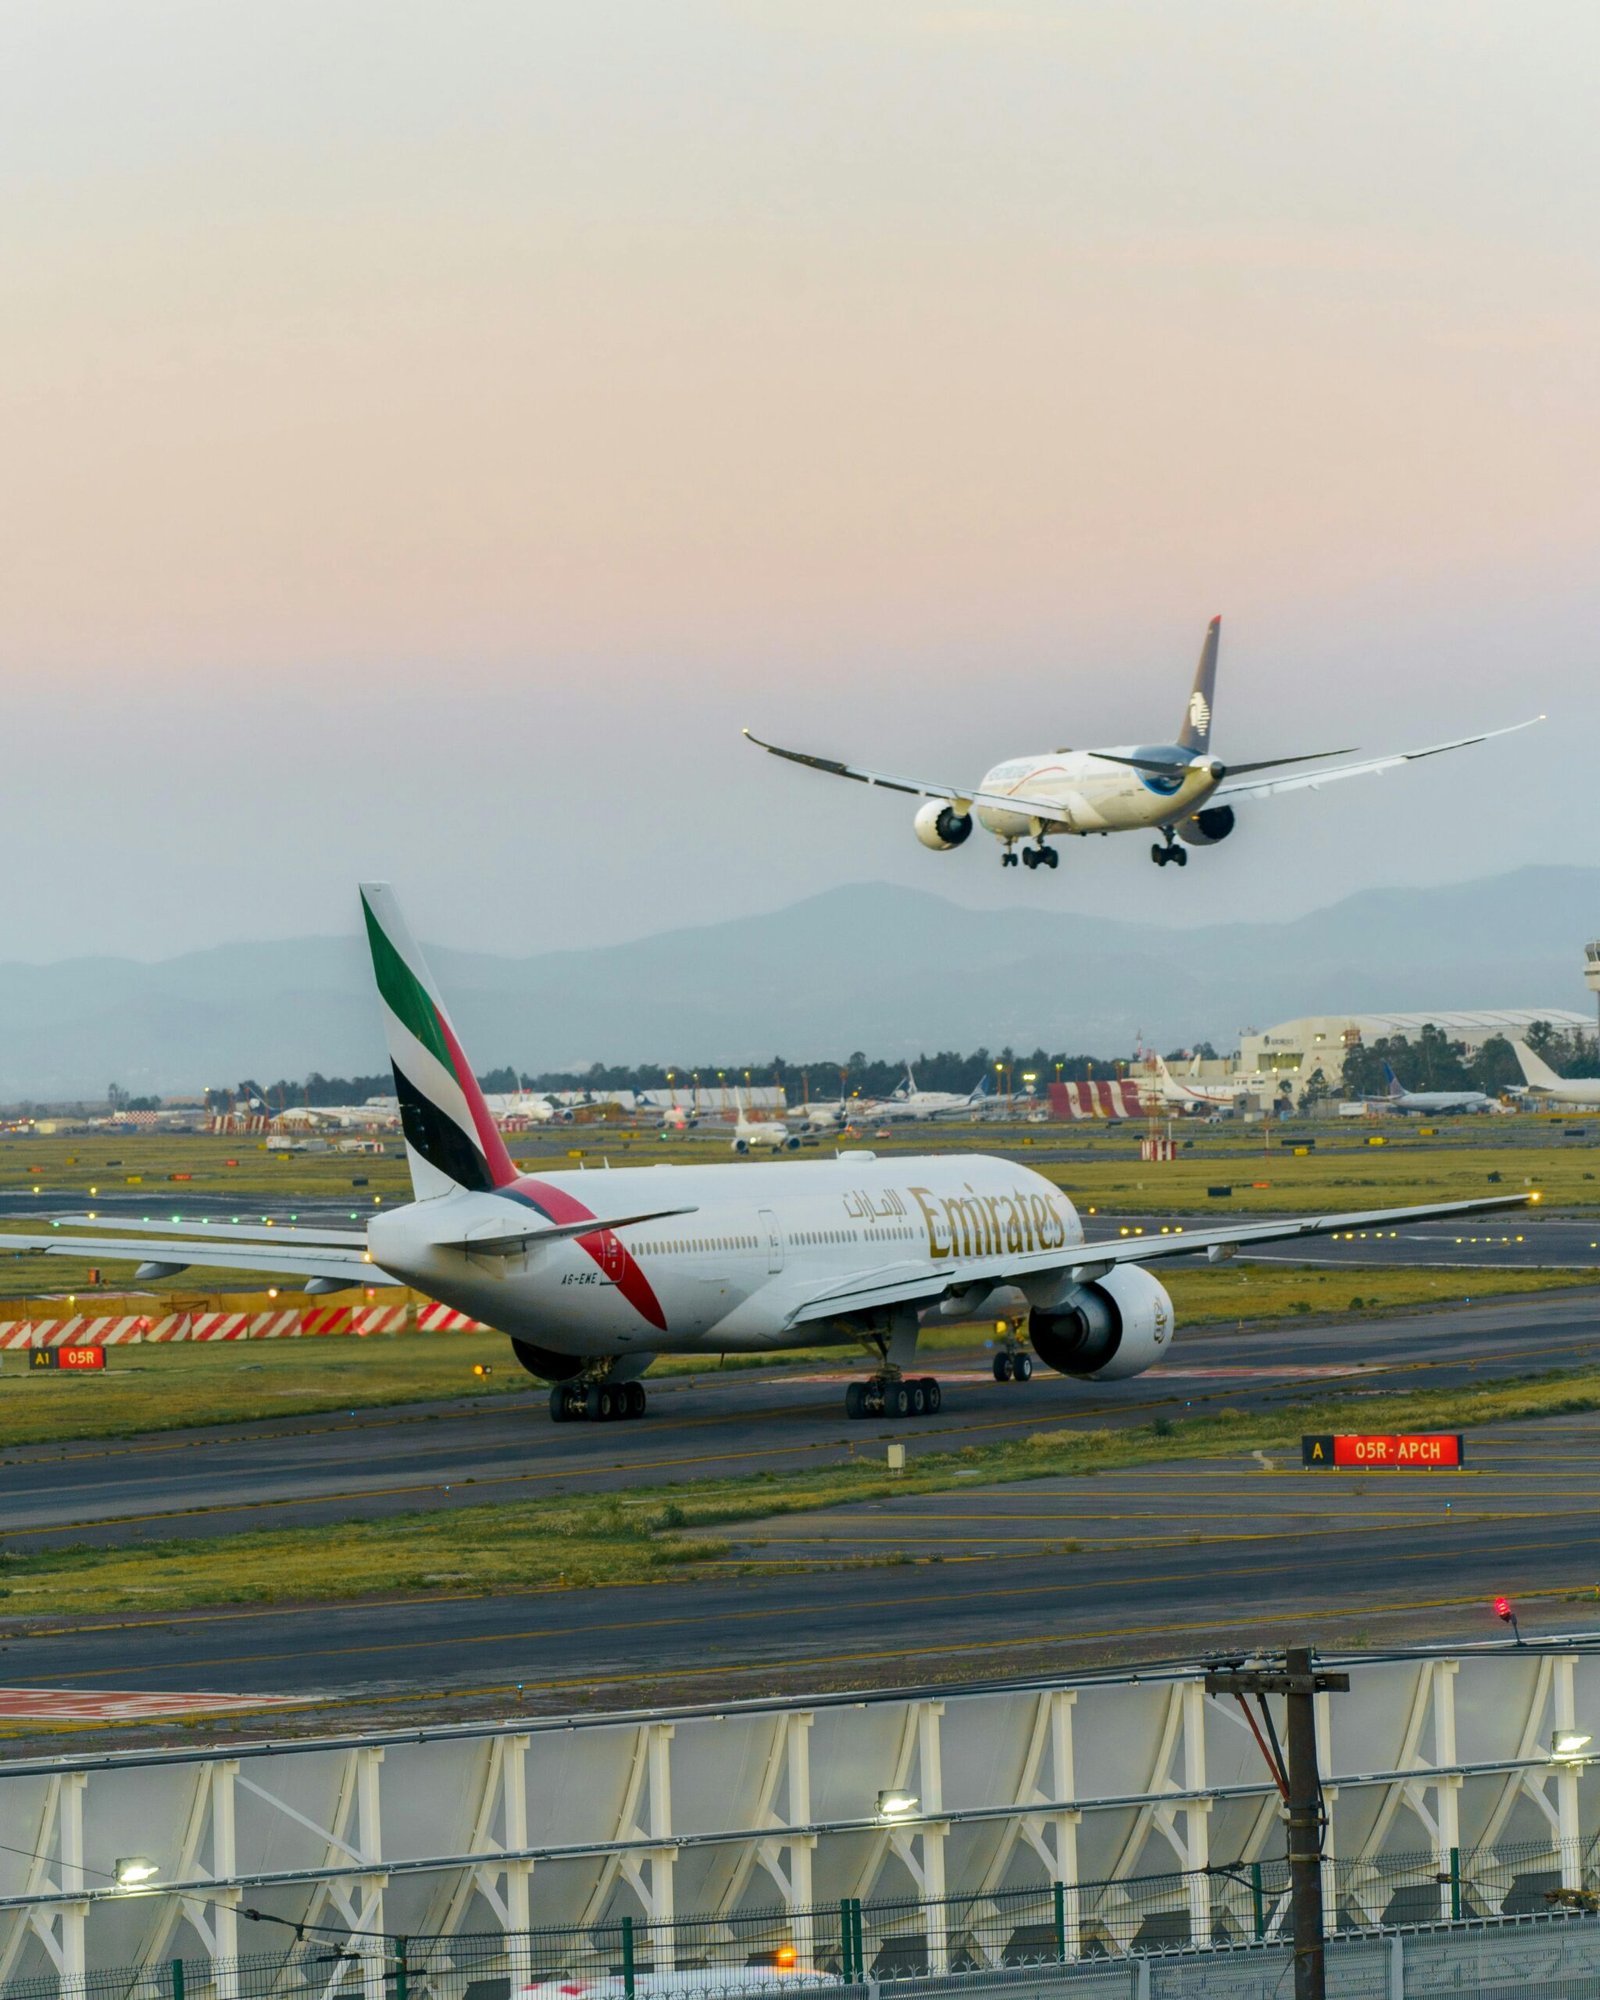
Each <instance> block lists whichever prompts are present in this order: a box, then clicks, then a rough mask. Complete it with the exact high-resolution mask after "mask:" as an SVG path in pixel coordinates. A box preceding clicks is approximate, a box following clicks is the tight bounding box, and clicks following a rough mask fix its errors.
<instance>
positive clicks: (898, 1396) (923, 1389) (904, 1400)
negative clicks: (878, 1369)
mask: <svg viewBox="0 0 1600 2000" xmlns="http://www.w3.org/2000/svg"><path fill="white" fill-rule="evenodd" d="M943 1401H944V1397H943V1395H942V1394H941V1393H940V1389H939V1385H938V1383H937V1382H935V1381H934V1379H933V1377H932V1376H931V1375H918V1376H915V1377H913V1378H912V1379H911V1380H910V1381H907V1380H906V1378H905V1377H904V1376H902V1375H874V1376H873V1378H872V1380H871V1381H870V1382H852V1383H851V1384H850V1386H849V1388H848V1389H846V1390H845V1392H844V1413H845V1415H846V1416H847V1417H934V1416H937V1415H938V1414H939V1406H940V1404H941V1403H942V1402H943Z"/></svg>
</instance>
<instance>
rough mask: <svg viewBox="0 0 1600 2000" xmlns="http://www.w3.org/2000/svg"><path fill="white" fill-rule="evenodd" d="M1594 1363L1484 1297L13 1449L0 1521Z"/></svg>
mask: <svg viewBox="0 0 1600 2000" xmlns="http://www.w3.org/2000/svg"><path fill="white" fill-rule="evenodd" d="M1596 1362H1600V1292H1591V1291H1590V1290H1588V1289H1587V1288H1586V1287H1585V1288H1583V1289H1581V1290H1578V1289H1575V1290H1572V1291H1565V1292H1555V1293H1539V1294H1532V1295H1530V1296H1528V1297H1515V1298H1508V1299H1507V1298H1502V1299H1496V1300H1491V1301H1486V1302H1485V1303H1483V1304H1481V1305H1472V1306H1466V1305H1456V1306H1449V1307H1440V1308H1434V1309H1429V1310H1426V1311H1418V1312H1415V1313H1410V1314H1405V1315H1400V1316H1386V1317H1384V1318H1381V1319H1378V1318H1375V1319H1370V1320H1368V1319H1364V1318H1352V1319H1351V1320H1349V1321H1348V1322H1337V1323H1329V1322H1324V1323H1321V1324H1314V1325H1309V1326H1302V1325H1298V1324H1296V1323H1294V1322H1292V1321H1291V1322H1285V1321H1276V1322H1273V1323H1271V1324H1270V1325H1267V1326H1264V1327H1261V1328H1260V1329H1258V1330H1255V1331H1246V1332H1235V1331H1232V1330H1221V1329H1211V1330H1200V1331H1195V1332H1190V1333H1184V1332H1183V1331H1182V1330H1181V1329H1180V1331H1179V1336H1178V1339H1177V1341H1176V1343H1175V1345H1174V1347H1173V1350H1172V1354H1171V1358H1170V1359H1169V1360H1168V1361H1166V1362H1165V1363H1163V1364H1162V1365H1161V1366H1160V1367H1158V1368H1154V1369H1151V1370H1150V1371H1149V1372H1148V1373H1147V1374H1145V1375H1141V1376H1136V1377H1135V1378H1133V1380H1131V1381H1127V1382H1118V1383H1094V1382H1074V1381H1070V1380H1068V1379H1066V1378H1065V1377H1062V1376H1059V1375H1054V1374H1052V1373H1051V1372H1050V1371H1049V1370H1048V1369H1045V1368H1043V1367H1040V1368H1039V1369H1038V1370H1037V1371H1036V1373H1035V1375H1034V1378H1033V1380H1032V1381H1031V1382H1029V1383H1027V1384H1019V1383H998V1382H995V1381H994V1380H993V1378H992V1375H991V1373H990V1357H989V1355H988V1354H986V1353H985V1352H983V1351H982V1350H972V1351H970V1352H967V1353H964V1354H938V1355H932V1356H929V1357H927V1358H926V1359H925V1361H924V1363H923V1364H922V1365H923V1366H924V1367H925V1368H926V1369H927V1371H928V1372H930V1373H932V1374H934V1375H936V1376H937V1377H938V1378H939V1380H940V1382H941V1383H942V1385H943V1388H944V1407H943V1409H942V1410H941V1412H940V1413H939V1415H938V1416H937V1417H933V1418H924V1419H922V1420H921V1421H918V1422H906V1423H900V1424H895V1423H892V1422H888V1421H886V1420H879V1421H877V1422H868V1423H861V1422H852V1421H851V1420H849V1419H848V1418H846V1416H845V1415H844V1409H843V1385H844V1383H845V1382H846V1381H848V1380H849V1378H850V1374H851V1372H852V1364H851V1358H850V1356H849V1355H848V1354H846V1353H845V1352H843V1351H841V1354H840V1357H839V1361H838V1363H837V1365H835V1366H833V1367H829V1368H819V1367H817V1366H815V1365H814V1364H813V1365H806V1366H796V1367H791V1368H781V1367H780V1368H762V1369H727V1370H719V1369H715V1368H712V1369H709V1370H706V1371H703V1372H701V1373H698V1374H694V1375H678V1376H666V1377H663V1378H661V1379H660V1381H659V1382H657V1381H654V1380H653V1381H652V1382H651V1383H650V1409H649V1414H648V1415H647V1416H646V1417H644V1418H643V1419H641V1420H638V1421H635V1422H629V1423H621V1424H616V1423H613V1424H605V1425H590V1424H582V1423H579V1424H552V1423H551V1422H550V1420H549V1416H548V1412H547V1410H546V1407H545V1402H544V1398H543V1397H542V1396H529V1397H515V1398H504V1399H502V1398H494V1399H492V1400H483V1399H473V1400H470V1401H462V1402H441V1403H434V1404H421V1405H409V1406H405V1407H402V1408H399V1409H393V1408H391V1409H373V1410H355V1411H351V1412H349V1413H344V1412H339V1413H336V1414H330V1415H320V1416H296V1417H283V1418H274V1419H269V1420H267V1421H264V1422H259V1423H245V1424H227V1425H217V1426H214V1427H211V1428H209V1429H200V1430H182V1431H163V1432H157V1433H152V1434H148V1435H145V1436H141V1437H132V1438H120V1439H117V1438H113V1439H92V1440H81V1441H78V1442H63V1443H61V1444H51V1445H27V1446H11V1447H8V1448H6V1449H5V1451H4V1452H3V1453H0V1521H3V1522H4V1524H5V1538H6V1543H7V1546H8V1547H10V1548H11V1549H14V1550H16V1551H18V1552H21V1551H24V1550H32V1549H41V1548H48V1547H51V1546H60V1545H62V1544H65V1543H69V1542H70V1543H87V1542H95V1543H111V1542H136V1541H141V1540H143V1541H149V1540H156V1539H162V1538H165V1537H168V1536H172V1535H182V1536H186V1537H187V1536H209V1535H230V1534H235V1533H237V1532H238V1531H239V1530H240V1529H242V1528H264V1527H276V1526H296V1527H306V1526H317V1525H334V1524H337V1523H338V1522H340V1521H348V1520H356V1519H363V1520H365V1519H373V1518H377V1517H380V1516H384V1515H390V1514H396V1513H403V1512H407V1511H410V1510H413V1509H416V1508H421V1507H425V1508H430V1509H432V1508H465V1507H472V1506H478V1505H481V1504H483V1503H484V1502H485V1501H494V1500H512V1499H522V1498H528V1497H533V1496H539V1495H548V1494H553V1493H572V1492H580V1491H582V1492H606V1491H616V1490H620V1489H626V1488H633V1487H639V1486H666V1485H673V1484H677V1483H680V1482H684V1481H693V1480H697V1479H702V1478H707V1477H726V1476H731V1475H737V1474H748V1473H752V1472H762V1471H769V1470H770V1471H792V1470H796V1469H804V1468H807V1467H813V1466H824V1465H833V1464H839V1463H841V1462H843V1461H845V1460H847V1459H850V1458H855V1457H860V1456H862V1455H869V1456H873V1457H878V1456H881V1454H882V1452H883V1450H884V1445H885V1442H886V1441H887V1440H889V1439H903V1440H905V1441H907V1442H908V1443H910V1444H911V1446H912V1448H913V1449H938V1450H944V1451H950V1450H958V1449H960V1448H961V1447H962V1446H965V1445H973V1444H993V1443H999V1442H1003V1441H1004V1440H1005V1439H1007V1438H1013V1437H1018V1436H1027V1435H1028V1434H1029V1433H1030V1432H1032V1431H1035V1430H1038V1429H1039V1428H1040V1427H1041V1426H1043V1425H1048V1424H1058V1423H1074V1422H1087V1423H1093V1424H1097V1425H1118V1424H1130V1423H1148V1422H1150V1421H1151V1420H1152V1419H1153V1418H1156V1417H1160V1416H1179V1415H1182V1414H1184V1413H1185V1412H1186V1411H1189V1410H1204V1409H1207V1408H1214V1407H1216V1406H1217V1405H1219V1404H1225V1405H1227V1406H1228V1407H1230V1408H1239V1409H1254V1408H1261V1407H1265V1406H1268V1405H1272V1404H1281V1403H1283V1402H1285V1401H1291V1400H1292V1401H1304V1400H1305V1399H1306V1398H1307V1397H1308V1396H1314V1395H1315V1394H1317V1393H1318V1391H1319V1390H1320V1389H1322V1388H1323V1387H1326V1386H1332V1385H1333V1384H1335V1383H1338V1384H1342V1385H1344V1386H1355V1385H1357V1383H1359V1385H1360V1386H1362V1387H1367V1386H1370V1387H1371V1388H1373V1389H1375V1390H1376V1389H1405V1388H1411V1387H1430V1388H1435V1387H1436V1388H1449V1387H1453V1386H1459V1385H1461V1384H1463V1383H1468V1382H1473V1383H1477V1382H1483V1381H1488V1380H1493V1379H1496V1378H1499V1377H1505V1376H1508V1375H1526V1374H1528V1373H1530V1372H1532V1371H1534V1370H1538V1369H1542V1368H1572V1367H1581V1366H1587V1365H1594V1364H1595V1363H1596Z"/></svg>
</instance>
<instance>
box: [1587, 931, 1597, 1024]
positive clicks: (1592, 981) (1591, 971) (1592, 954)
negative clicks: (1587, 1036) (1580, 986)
mask: <svg viewBox="0 0 1600 2000" xmlns="http://www.w3.org/2000/svg"><path fill="white" fill-rule="evenodd" d="M1583 983H1584V985H1585V986H1587V987H1588V989H1589V991H1590V992H1591V993H1592V994H1593V995H1594V1004H1595V1007H1596V1009H1597V1010H1600V938H1596V940H1595V941H1594V943H1593V944H1586V945H1585V946H1584V948H1583Z"/></svg>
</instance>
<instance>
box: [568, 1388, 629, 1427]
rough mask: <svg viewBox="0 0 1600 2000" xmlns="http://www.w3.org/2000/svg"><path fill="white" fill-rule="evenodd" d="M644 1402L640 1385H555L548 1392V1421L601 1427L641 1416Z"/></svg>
mask: <svg viewBox="0 0 1600 2000" xmlns="http://www.w3.org/2000/svg"><path fill="white" fill-rule="evenodd" d="M645 1402H646V1397H645V1393H644V1384H643V1383H642V1382H589V1383H584V1382H582V1381H578V1382H558V1383H557V1384H556V1386H555V1387H554V1388H553V1389H552V1390H551V1391H550V1421H551V1422H552V1423H555V1424H571V1423H578V1422H587V1423H591V1424H603V1423H610V1422H612V1421H613V1420H614V1419H616V1418H618V1417H642V1416H643V1415H644V1410H645Z"/></svg>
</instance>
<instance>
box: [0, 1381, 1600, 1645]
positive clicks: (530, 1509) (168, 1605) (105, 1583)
mask: <svg viewBox="0 0 1600 2000" xmlns="http://www.w3.org/2000/svg"><path fill="white" fill-rule="evenodd" d="M1350 1407H1351V1405H1350V1403H1349V1401H1348V1399H1345V1398H1340V1397H1323V1398H1321V1399H1319V1400H1318V1401H1316V1402H1312V1403H1306V1404H1304V1405H1301V1406H1298V1407H1294V1408H1289V1409H1284V1410H1278V1411H1273V1412H1270V1413H1265V1414H1257V1413H1243V1412H1237V1411H1227V1410H1223V1411H1219V1412H1216V1413H1215V1414H1209V1415H1203V1416H1195V1417H1186V1418H1182V1419H1179V1420H1177V1421H1170V1420H1160V1421H1158V1422H1156V1423H1152V1424H1151V1425H1149V1426H1146V1427H1144V1428H1141V1429H1124V1430H1108V1429H1104V1428H1099V1427H1086V1426H1081V1425H1073V1424H1071V1423H1062V1424H1059V1425H1056V1426H1055V1427H1053V1428H1050V1429H1045V1430H1041V1431H1038V1432H1036V1433H1035V1434H1034V1435H1032V1436H1030V1437H1027V1438H1024V1439H1020V1440H1017V1441H1015V1442H1011V1443H1006V1444H999V1445H992V1446H985V1447H976V1446H974V1447H968V1448H966V1449H964V1450H961V1451H958V1452H950V1453H936V1452H929V1453H927V1454H924V1455H918V1456H916V1457H914V1458H913V1459H912V1460H911V1462H910V1464H909V1466H908V1468H907V1470H906V1471H905V1473H903V1474H901V1475H898V1476H896V1475H891V1474H889V1473H888V1472H887V1471H886V1470H885V1469H884V1467H883V1466H882V1465H881V1464H880V1463H878V1462H876V1461H871V1462H869V1461H867V1460H864V1459H863V1460H858V1461H855V1462H853V1463H850V1464H846V1465H842V1466H837V1467H833V1468H830V1469H827V1470H823V1471H808V1472H804V1473H792V1474H782V1473H779V1474H758V1475H755V1476H752V1477H746V1478H740V1479H728V1480H716V1481H700V1482H697V1483H696V1484H695V1485H693V1486H692V1487H676V1488H670V1489H657V1490H634V1491H631V1492H629V1493H627V1494H625V1495H616V1494H609V1495H603V1496H596V1497H592V1498H591V1497H583V1498H576V1499H562V1498H551V1499H546V1500H526V1501H517V1502H513V1503H511V1504H503V1505H489V1506H483V1507H468V1508H461V1509H457V1510H455V1511H452V1512H449V1513H416V1514H409V1515H402V1516H398V1517H394V1518H391V1519H388V1520H383V1521H366V1522H353V1523H348V1524H345V1525H343V1526H341V1528H340V1529H339V1531H338V1533H337V1534H330V1533H329V1532H328V1531H327V1530H326V1529H325V1528H310V1529H300V1530H293V1529H290V1530H268V1531H261V1532H257V1533H247V1534H242V1535H235V1536H231V1537H229V1538H228V1539H227V1540H225V1541H183V1540H176V1539H175V1540H171V1541H166V1542H160V1543H153V1544H147V1545H145V1546H143V1547H140V1548H137V1549H106V1550H93V1549H63V1550H53V1551H48V1552H44V1553H40V1554H35V1555H16V1554H10V1553H0V1612H3V1614H4V1615H6V1616H9V1617H24V1618H30V1619H37V1618H39V1617H40V1616H42V1615H44V1616H49V1617H61V1616H67V1615H71V1614H75V1613H92V1612H113V1611H122V1612H125V1611H140V1612H144V1613H160V1612H164V1611H173V1610H179V1609H184V1608H188V1607H192V1606H197V1605H209V1604H265V1603H284V1602H297V1601H299V1602H304V1601H313V1600H317V1599H322V1600H334V1599H342V1598H347V1597H348V1596H350V1595H351V1589H350V1585H351V1579H352V1578H353V1577H359V1578H360V1580H361V1592H360V1594H361V1595H364V1596H367V1595H370V1596H385V1595H393V1594H395V1593H401V1594H424V1595H442V1596H446V1597H448V1596H451V1595H458V1594H459V1595H465V1594H482V1593H487V1592H491V1591H503V1590H542V1589H562V1588H577V1587H585V1586H597V1585H617V1584H637V1583H643V1582H650V1581H653V1580H657V1579H660V1578H662V1577H663V1576H670V1575H674V1574H682V1573H683V1572H684V1570H685V1567H686V1566H692V1565H694V1564H696V1563H701V1562H706V1561H709V1560H716V1559H721V1558H723V1557H725V1556H726V1554H727V1553H728V1550H727V1544H726V1542H724V1541H720V1540H717V1539H713V1538H710V1537H708V1536H707V1535H706V1534H704V1533H703V1532H702V1533H700V1534H693V1535H691V1532H690V1531H693V1530H701V1531H705V1530H714V1529H717V1528H723V1527H729V1526H733V1525H737V1524H739V1523H742V1522H753V1521H760V1520H764V1519H767V1518H770V1517H771V1516H774V1515H782V1514H786V1513H788V1514H792V1513H797V1512H805V1511H810V1510H814V1509H817V1508H822V1507H838V1506H843V1505H852V1504H859V1503H861V1502H864V1501H869V1500H877V1499H883V1498H885V1497H887V1496H889V1495H891V1494H892V1495H894V1496H895V1497H902V1496H905V1495H910V1494H924V1493H938V1492H945V1491H949V1490H951V1489H953V1488H954V1487H956V1486H957V1485H958V1484H959V1485H960V1487H961V1489H962V1490H963V1491H965V1492H968V1493H970V1492H972V1491H973V1490H974V1488H977V1489H979V1490H981V1489H982V1487H983V1486H985V1485H999V1484H1006V1483H1011V1482H1014V1481H1017V1480H1026V1479H1036V1478H1043V1477H1047V1476H1051V1475H1059V1474H1063V1473H1079V1474H1086V1473H1093V1472H1095V1471H1097V1470H1111V1469H1113V1468H1120V1467H1126V1466H1129V1465H1140V1464H1148V1463H1151V1462H1160V1461H1172V1460H1177V1459H1188V1458H1197V1457H1199V1458H1224V1457H1226V1458H1247V1457H1248V1455H1249V1454H1250V1453H1252V1452H1255V1451H1262V1452H1272V1451H1274V1450H1276V1451H1292V1450H1293V1449H1295V1448H1296V1445H1297V1441H1298V1439H1299V1437H1300V1436H1301V1434H1302V1433H1303V1432H1308V1431H1327V1430H1336V1429H1338V1428H1339V1427H1340V1425H1341V1423H1343V1422H1344V1421H1345V1420H1346V1417H1347V1412H1348V1410H1349V1408H1350ZM1358 1407H1359V1410H1360V1418H1361V1425H1362V1428H1363V1429H1364V1430H1371V1431H1381V1430H1406V1429H1426V1428H1442V1429H1463V1428H1470V1427H1474V1426H1477V1425H1481V1424H1487V1423H1495V1422H1508V1421H1512V1420H1515V1419H1519V1418H1522V1419H1525V1418H1529V1417H1539V1416H1547V1415H1554V1414H1561V1413H1567V1412H1571V1411H1576V1410H1592V1409H1596V1408H1600V1373H1595V1372H1590V1373H1584V1374H1573V1375H1565V1376H1561V1377H1556V1378H1550V1377H1545V1378H1531V1379H1529V1380H1526V1381H1522V1382H1515V1383H1507V1384H1501V1385H1499V1386H1497V1387H1495V1388H1492V1389H1477V1390H1468V1391H1457V1390H1433V1391H1423V1392H1420V1393H1413V1394H1411V1395H1404V1396H1387V1397H1368V1396H1363V1397H1362V1398H1361V1399H1360V1402H1359V1405H1358ZM1263 1476H1269V1475H1265V1474H1264V1475H1263Z"/></svg>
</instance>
